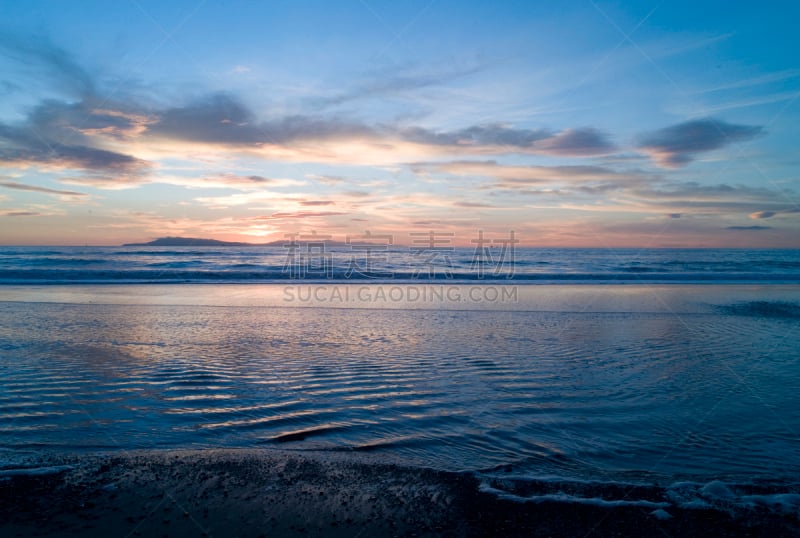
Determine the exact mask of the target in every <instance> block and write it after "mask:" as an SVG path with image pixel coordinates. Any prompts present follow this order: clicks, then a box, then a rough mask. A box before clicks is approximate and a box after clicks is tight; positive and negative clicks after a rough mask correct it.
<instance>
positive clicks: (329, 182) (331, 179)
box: [306, 174, 344, 185]
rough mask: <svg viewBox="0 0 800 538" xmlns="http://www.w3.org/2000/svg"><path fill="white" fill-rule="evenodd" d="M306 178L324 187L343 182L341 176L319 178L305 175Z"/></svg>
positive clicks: (314, 175) (315, 175) (318, 176)
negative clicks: (322, 184) (324, 185)
mask: <svg viewBox="0 0 800 538" xmlns="http://www.w3.org/2000/svg"><path fill="white" fill-rule="evenodd" d="M306 177H307V178H308V179H313V180H315V181H319V182H320V183H325V184H326V185H336V184H337V183H341V182H343V181H344V178H343V177H342V176H320V175H317V174H306Z"/></svg>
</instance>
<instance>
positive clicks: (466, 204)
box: [453, 201, 496, 208]
mask: <svg viewBox="0 0 800 538" xmlns="http://www.w3.org/2000/svg"><path fill="white" fill-rule="evenodd" d="M453 205H454V206H456V207H467V208H492V207H496V206H493V205H492V204H486V203H482V202H467V201H461V202H453Z"/></svg>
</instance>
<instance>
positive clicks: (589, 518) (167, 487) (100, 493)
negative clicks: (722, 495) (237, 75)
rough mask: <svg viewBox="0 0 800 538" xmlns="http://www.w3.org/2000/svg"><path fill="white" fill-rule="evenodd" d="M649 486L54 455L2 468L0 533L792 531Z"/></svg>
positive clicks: (770, 518)
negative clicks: (528, 492) (494, 483)
mask: <svg viewBox="0 0 800 538" xmlns="http://www.w3.org/2000/svg"><path fill="white" fill-rule="evenodd" d="M596 493H600V492H596ZM606 493H607V492H606ZM617 493H624V491H620V492H617ZM629 493H630V492H629ZM636 494H637V495H641V494H642V492H640V491H639V492H636ZM647 494H648V495H650V496H652V497H653V499H654V500H653V501H652V503H653V505H643V504H641V503H640V504H639V505H637V504H635V503H630V504H626V503H625V502H624V501H625V499H624V498H623V499H620V501H621V502H620V503H618V504H617V505H614V504H609V503H606V504H602V503H599V502H595V503H590V502H585V503H577V504H576V503H574V502H569V501H559V500H557V499H551V500H542V501H538V502H519V501H514V500H509V499H503V498H498V497H496V496H494V495H491V494H489V493H486V492H482V491H480V488H479V483H478V480H477V479H476V478H475V477H473V476H471V475H469V474H463V473H448V472H442V471H435V470H431V469H423V468H407V467H398V466H392V465H388V464H380V463H375V462H365V461H359V460H358V459H357V458H353V457H348V456H342V455H336V456H331V455H324V454H315V455H311V454H302V455H301V454H297V453H292V452H286V451H273V450H261V451H251V450H208V451H183V450H179V451H158V452H131V453H122V454H113V455H109V454H105V455H99V454H93V455H83V456H77V457H74V456H73V457H70V456H66V455H62V456H54V457H52V458H50V459H48V461H47V462H44V461H39V462H38V465H35V466H34V465H33V463H32V462H29V464H28V466H27V467H24V468H17V470H16V471H15V472H11V471H9V470H4V471H2V474H1V475H0V500H1V501H2V502H0V520H1V521H2V523H0V532H2V533H3V535H4V536H9V537H11V536H98V537H99V536H108V535H122V536H355V535H360V536H491V535H494V536H648V535H656V536H658V535H666V536H709V535H714V536H792V535H796V534H797V533H798V532H800V522H798V519H797V517H796V512H795V513H792V512H791V511H785V512H782V511H780V510H777V511H776V510H774V509H770V508H769V507H768V506H767V505H763V506H757V505H754V506H752V507H750V508H747V509H741V508H740V509H733V508H732V505H726V504H725V503H724V501H720V503H719V504H718V505H717V506H709V507H707V508H679V507H676V506H673V505H672V504H671V503H669V501H668V497H667V496H665V494H664V492H663V491H660V490H658V489H656V488H652V490H651V491H649V492H647ZM623 496H624V495H620V497H623ZM659 505H661V506H663V508H658V506H659Z"/></svg>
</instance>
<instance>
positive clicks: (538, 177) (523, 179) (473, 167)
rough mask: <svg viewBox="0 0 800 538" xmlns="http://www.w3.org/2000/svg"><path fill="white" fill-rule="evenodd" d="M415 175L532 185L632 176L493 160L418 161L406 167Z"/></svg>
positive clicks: (600, 169)
mask: <svg viewBox="0 0 800 538" xmlns="http://www.w3.org/2000/svg"><path fill="white" fill-rule="evenodd" d="M409 166H410V167H411V170H412V171H413V172H415V173H420V172H429V171H434V172H439V173H447V174H453V175H461V176H477V177H489V178H493V179H497V180H502V184H503V185H506V186H513V184H526V185H527V184H535V183H550V182H555V181H575V182H579V181H601V180H603V181H608V180H617V181H635V180H639V179H641V178H640V176H639V175H637V174H635V173H626V172H617V171H616V170H612V169H610V168H606V167H603V166H587V165H573V166H509V165H503V164H500V163H498V162H497V161H494V160H490V161H447V162H427V163H426V162H421V163H411V164H410V165H409Z"/></svg>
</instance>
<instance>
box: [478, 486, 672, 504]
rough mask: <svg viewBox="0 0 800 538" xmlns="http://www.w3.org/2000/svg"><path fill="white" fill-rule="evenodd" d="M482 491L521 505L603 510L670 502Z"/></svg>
mask: <svg viewBox="0 0 800 538" xmlns="http://www.w3.org/2000/svg"><path fill="white" fill-rule="evenodd" d="M480 490H481V491H482V492H484V493H491V494H492V495H495V496H497V497H498V498H500V499H506V500H509V501H514V502H521V503H528V502H532V503H541V502H562V503H570V504H587V505H592V506H601V507H603V508H618V507H620V506H640V507H644V508H667V507H668V506H669V503H668V502H654V501H645V500H628V499H611V500H609V499H601V498H600V497H578V496H575V495H568V494H566V493H547V494H544V495H531V496H530V497H523V496H521V495H514V494H513V493H509V492H507V491H503V490H499V489H497V488H493V487H491V486H490V485H488V484H481V486H480Z"/></svg>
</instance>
